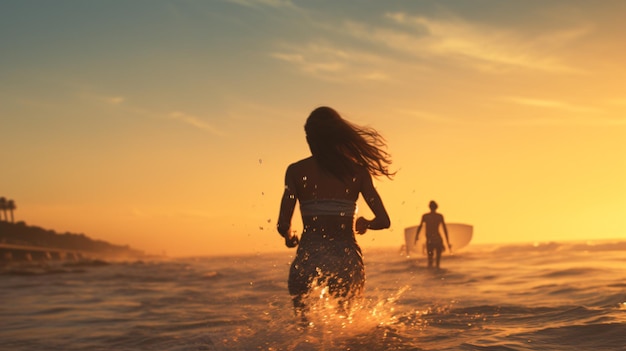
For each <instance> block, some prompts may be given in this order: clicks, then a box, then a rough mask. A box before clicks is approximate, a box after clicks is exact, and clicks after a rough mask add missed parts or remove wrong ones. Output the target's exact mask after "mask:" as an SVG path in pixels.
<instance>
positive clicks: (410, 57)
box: [0, 0, 626, 256]
mask: <svg viewBox="0 0 626 351" xmlns="http://www.w3.org/2000/svg"><path fill="white" fill-rule="evenodd" d="M624 13H626V2H624V1H621V0H614V1H612V0H603V1H586V0H585V1H583V0H551V1H535V0H510V1H500V0H474V1H460V0H458V1H449V0H448V1H446V0H438V1H417V0H415V1H409V0H389V1H375V0H363V1H353V2H352V1H351V2H348V1H330V0H328V1H323V0H320V1H296V0H210V1H199V0H174V1H164V0H135V1H76V0H74V1H68V0H57V1H45V0H41V1H34V0H24V1H3V2H2V3H0V158H1V159H2V165H3V167H2V172H1V175H0V196H4V197H6V198H7V199H13V200H14V201H15V204H16V206H17V209H16V210H15V213H14V215H15V219H16V221H24V222H26V223H27V224H29V225H37V226H40V227H43V228H46V229H52V230H55V231H57V232H59V233H64V232H71V233H84V234H85V235H87V236H89V237H91V238H94V239H99V240H105V241H108V242H111V243H114V244H119V245H130V246H131V247H133V248H137V249H140V250H143V251H144V252H146V253H150V254H167V255H169V256H198V255H230V254H256V253H260V252H277V251H283V250H287V248H285V247H284V246H283V240H282V238H281V237H280V236H279V234H278V233H277V232H276V229H275V228H276V219H277V216H278V210H279V201H280V197H281V195H282V191H283V180H284V172H285V169H286V167H287V166H288V165H289V164H290V163H292V162H295V161H297V160H299V159H302V158H305V157H308V156H309V155H310V153H309V150H308V147H307V145H306V141H305V136H304V129H303V126H304V122H305V120H306V118H307V117H308V115H309V113H310V112H311V111H312V110H313V109H314V108H316V107H318V106H331V107H333V108H335V109H336V110H337V111H339V112H340V113H341V114H342V116H343V117H344V118H346V119H347V120H349V121H351V122H353V123H356V124H359V125H363V126H370V127H373V128H375V129H377V130H378V131H379V132H380V133H381V134H382V135H383V136H384V137H385V139H386V141H387V151H388V152H389V153H390V154H391V156H392V159H393V164H392V166H391V169H392V170H395V171H397V174H396V176H395V177H394V178H393V179H392V180H389V179H386V178H381V179H376V180H375V185H376V187H377V189H378V191H379V193H380V194H381V196H382V198H383V201H384V203H385V205H386V207H387V210H388V212H389V214H390V216H391V220H392V225H391V227H390V228H389V229H388V230H382V231H370V232H368V233H367V234H365V235H364V236H360V237H358V241H359V243H360V244H361V246H362V247H363V248H364V249H368V248H372V247H383V246H384V247H397V248H400V246H401V245H402V243H403V240H404V239H403V232H404V228H405V227H408V226H413V225H416V224H418V222H419V219H420V217H421V215H422V214H423V213H424V212H427V211H428V202H429V201H430V200H435V201H437V202H438V203H439V211H440V212H441V213H442V214H443V215H444V216H445V219H446V221H447V222H450V223H468V224H471V225H473V226H474V239H473V243H476V244H481V243H521V242H547V241H570V240H596V239H610V238H617V239H625V240H626V181H624V179H626V66H625V65H624V62H626V46H625V45H624V37H626V22H625V21H624V20H623V14H624ZM359 214H360V215H364V216H366V217H368V216H370V215H371V212H369V210H368V208H367V206H366V205H364V203H362V202H360V203H359ZM301 227H302V225H301V221H300V218H299V213H298V212H296V214H295V216H294V220H293V228H294V229H296V230H297V229H299V228H300V229H301Z"/></svg>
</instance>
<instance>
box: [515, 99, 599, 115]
mask: <svg viewBox="0 0 626 351" xmlns="http://www.w3.org/2000/svg"><path fill="white" fill-rule="evenodd" d="M503 100H505V101H508V102H512V103H515V104H518V105H524V106H530V107H538V108H549V109H557V110H563V111H567V112H580V113H590V112H592V113H597V112H602V110H601V109H599V108H596V107H591V106H583V105H575V104H571V103H568V102H564V101H557V100H546V99H534V98H527V97H519V96H509V97H504V98H503Z"/></svg>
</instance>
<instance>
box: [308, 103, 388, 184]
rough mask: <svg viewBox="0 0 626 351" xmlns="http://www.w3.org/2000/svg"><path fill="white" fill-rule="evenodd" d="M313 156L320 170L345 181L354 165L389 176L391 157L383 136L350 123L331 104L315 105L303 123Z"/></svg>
mask: <svg viewBox="0 0 626 351" xmlns="http://www.w3.org/2000/svg"><path fill="white" fill-rule="evenodd" d="M304 130H305V132H306V136H307V141H308V143H309V148H310V149H311V153H312V154H313V157H314V158H315V159H316V160H317V162H318V163H319V165H320V167H322V169H323V170H325V171H327V172H329V173H331V174H333V175H334V176H336V177H337V178H339V179H341V180H344V181H347V180H349V179H351V178H352V177H353V176H354V174H356V171H357V166H361V167H365V168H366V169H367V170H368V172H369V173H370V174H371V175H373V176H375V177H378V176H386V177H388V178H392V176H393V175H394V174H395V172H393V173H392V172H390V171H389V168H388V166H389V165H390V164H391V156H390V155H389V154H388V153H387V152H386V151H385V150H383V148H385V147H386V143H385V139H384V138H383V137H382V136H381V135H380V134H379V133H378V132H377V131H376V130H374V129H373V128H369V127H361V126H357V125H355V124H352V123H350V122H348V121H346V120H344V119H343V118H341V116H340V115H339V113H337V111H335V110H334V109H332V108H330V107H326V106H322V107H318V108H316V109H315V110H313V112H311V114H310V115H309V118H308V119H307V121H306V124H305V125H304Z"/></svg>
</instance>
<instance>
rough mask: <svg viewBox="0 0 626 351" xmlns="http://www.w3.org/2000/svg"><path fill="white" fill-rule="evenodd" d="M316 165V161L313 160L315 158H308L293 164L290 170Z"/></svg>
mask: <svg viewBox="0 0 626 351" xmlns="http://www.w3.org/2000/svg"><path fill="white" fill-rule="evenodd" d="M314 163H315V161H314V160H313V157H307V158H303V159H301V160H299V161H296V162H293V163H292V164H290V165H289V168H302V167H310V166H311V165H312V164H314Z"/></svg>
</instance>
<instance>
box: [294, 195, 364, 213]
mask: <svg viewBox="0 0 626 351" xmlns="http://www.w3.org/2000/svg"><path fill="white" fill-rule="evenodd" d="M300 213H301V214H302V216H306V217H309V216H350V217H353V216H354V214H355V213H356V203H355V202H354V201H350V200H338V199H317V200H307V201H301V202H300Z"/></svg>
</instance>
